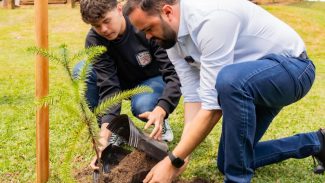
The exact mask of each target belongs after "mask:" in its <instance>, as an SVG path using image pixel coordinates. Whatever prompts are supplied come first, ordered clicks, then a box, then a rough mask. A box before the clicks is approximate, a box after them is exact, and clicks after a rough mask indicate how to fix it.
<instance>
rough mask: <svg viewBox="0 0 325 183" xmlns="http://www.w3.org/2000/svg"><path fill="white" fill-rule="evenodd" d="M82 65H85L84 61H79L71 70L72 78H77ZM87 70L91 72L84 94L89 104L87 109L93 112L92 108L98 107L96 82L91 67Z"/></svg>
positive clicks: (95, 76) (94, 73)
mask: <svg viewBox="0 0 325 183" xmlns="http://www.w3.org/2000/svg"><path fill="white" fill-rule="evenodd" d="M84 65H85V61H80V62H78V63H77V64H76V66H75V67H74V68H73V77H74V78H77V77H78V76H79V73H80V71H81V69H82V68H83V66H84ZM89 69H91V71H90V73H89V76H88V78H87V81H86V83H87V89H86V92H85V94H86V100H87V102H88V104H89V108H90V109H91V110H94V108H95V107H96V106H97V105H98V101H99V89H98V87H97V85H96V81H97V75H96V72H95V70H94V69H93V68H92V67H90V68H89Z"/></svg>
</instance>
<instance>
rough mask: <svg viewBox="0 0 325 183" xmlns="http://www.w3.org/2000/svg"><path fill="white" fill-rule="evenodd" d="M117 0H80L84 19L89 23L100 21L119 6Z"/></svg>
mask: <svg viewBox="0 0 325 183" xmlns="http://www.w3.org/2000/svg"><path fill="white" fill-rule="evenodd" d="M117 3H118V2H117V0H80V13H81V17H82V20H83V21H84V22H85V23H87V24H89V23H95V22H98V21H99V20H100V19H102V18H104V16H105V14H106V13H107V12H109V11H111V10H113V9H115V8H116V6H117Z"/></svg>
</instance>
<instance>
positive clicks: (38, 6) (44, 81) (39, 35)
mask: <svg viewBox="0 0 325 183" xmlns="http://www.w3.org/2000/svg"><path fill="white" fill-rule="evenodd" d="M34 7H35V17H36V42H37V47H40V48H44V49H48V0H35V5H34ZM48 65H49V64H48V59H47V58H45V57H42V56H39V55H38V56H36V65H35V67H36V68H35V79H36V87H35V88H36V99H41V98H43V97H45V96H47V95H48V91H49V76H48V74H49V72H48ZM48 178H49V107H48V106H41V107H38V108H37V111H36V182H37V183H44V182H47V181H48Z"/></svg>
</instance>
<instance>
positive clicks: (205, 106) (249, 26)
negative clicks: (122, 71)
mask: <svg viewBox="0 0 325 183" xmlns="http://www.w3.org/2000/svg"><path fill="white" fill-rule="evenodd" d="M125 13H126V15H128V16H129V18H130V21H131V23H132V24H133V25H134V26H135V27H136V28H137V29H138V30H139V31H144V32H145V33H146V36H147V38H151V39H156V40H157V41H158V42H159V43H160V45H161V46H162V47H164V48H166V49H168V48H170V49H169V50H167V53H168V56H169V58H170V59H171V61H172V63H173V64H174V66H175V69H176V71H177V74H178V76H179V78H180V81H181V84H182V94H183V95H184V102H185V106H184V108H185V113H184V114H185V120H187V123H188V124H186V129H185V131H184V132H183V136H182V139H181V141H180V142H179V143H178V145H177V146H176V147H175V149H174V150H173V151H172V152H171V153H170V154H169V156H168V157H166V158H165V159H163V160H162V161H161V162H159V163H158V164H157V165H156V166H155V167H154V168H153V169H152V170H151V171H150V172H149V173H148V175H147V176H146V178H145V180H144V182H150V183H152V182H171V180H172V179H173V178H174V177H175V176H176V175H177V174H179V173H180V172H181V169H178V168H180V167H182V165H183V164H184V159H185V158H186V157H187V156H189V155H190V153H191V152H192V151H193V150H194V149H195V148H196V147H197V146H198V145H199V143H200V142H201V141H202V140H203V139H204V138H205V137H206V136H207V135H208V134H209V132H210V131H211V130H212V128H213V127H214V125H215V124H216V123H217V122H218V120H219V119H220V118H221V116H222V115H223V123H222V125H223V126H222V135H221V139H220V144H219V151H218V160H217V164H218V169H219V170H220V171H221V172H222V173H223V174H224V175H225V178H224V181H225V182H250V181H251V178H252V176H253V173H254V170H255V169H256V168H258V167H261V166H265V165H268V164H272V163H276V162H279V161H282V160H285V159H288V158H304V157H307V156H310V155H312V156H314V157H315V158H316V159H317V160H318V161H319V163H322V164H323V165H324V163H325V147H324V146H325V142H324V138H325V137H324V136H325V130H322V129H321V130H319V131H317V132H311V133H302V134H297V135H295V136H291V137H287V138H282V139H276V140H271V141H265V142H259V141H260V139H261V137H262V136H263V134H264V133H265V131H266V130H267V128H268V126H269V125H270V123H271V121H272V120H273V119H274V117H275V116H276V115H277V114H278V113H279V112H280V110H281V109H282V108H283V107H284V106H287V105H289V104H291V103H293V102H296V101H297V100H299V99H301V98H302V97H303V96H304V95H306V93H307V92H308V91H309V89H310V88H311V85H312V84H313V81H314V78H315V67H314V65H313V63H312V62H311V61H310V60H309V59H308V57H307V54H306V51H305V45H304V42H303V41H302V39H301V38H300V37H299V35H298V34H297V33H296V32H295V31H294V30H293V29H292V28H290V27H289V26H288V25H286V24H285V23H283V22H282V21H280V20H279V19H277V18H276V17H274V16H272V15H271V14H269V13H268V12H266V11H265V10H263V9H262V8H261V7H259V6H256V5H255V4H253V3H251V2H249V1H247V0H227V1H224V0H205V1H197V0H180V1H179V0H128V2H127V4H126V7H125ZM196 88H197V89H198V90H194V89H196ZM321 171H323V170H321Z"/></svg>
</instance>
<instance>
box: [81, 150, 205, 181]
mask: <svg viewBox="0 0 325 183" xmlns="http://www.w3.org/2000/svg"><path fill="white" fill-rule="evenodd" d="M156 163H157V161H156V160H155V159H152V158H150V157H148V156H146V154H145V153H143V152H140V151H137V150H135V151H133V152H131V153H130V154H128V155H127V156H126V157H125V158H123V159H122V160H121V161H120V163H119V164H118V165H117V166H115V167H112V169H111V172H110V173H109V174H108V175H106V176H105V182H110V183H141V182H142V180H143V179H144V177H145V176H146V175H147V173H148V172H149V171H150V169H151V168H152V167H153V166H154V165H155V164H156ZM92 174H93V171H92V170H91V169H90V168H84V169H82V170H80V172H77V173H76V174H75V178H76V179H77V181H78V182H82V183H84V182H92ZM208 182H209V181H206V180H204V179H202V178H196V179H194V180H192V181H186V180H175V181H173V183H208Z"/></svg>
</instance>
